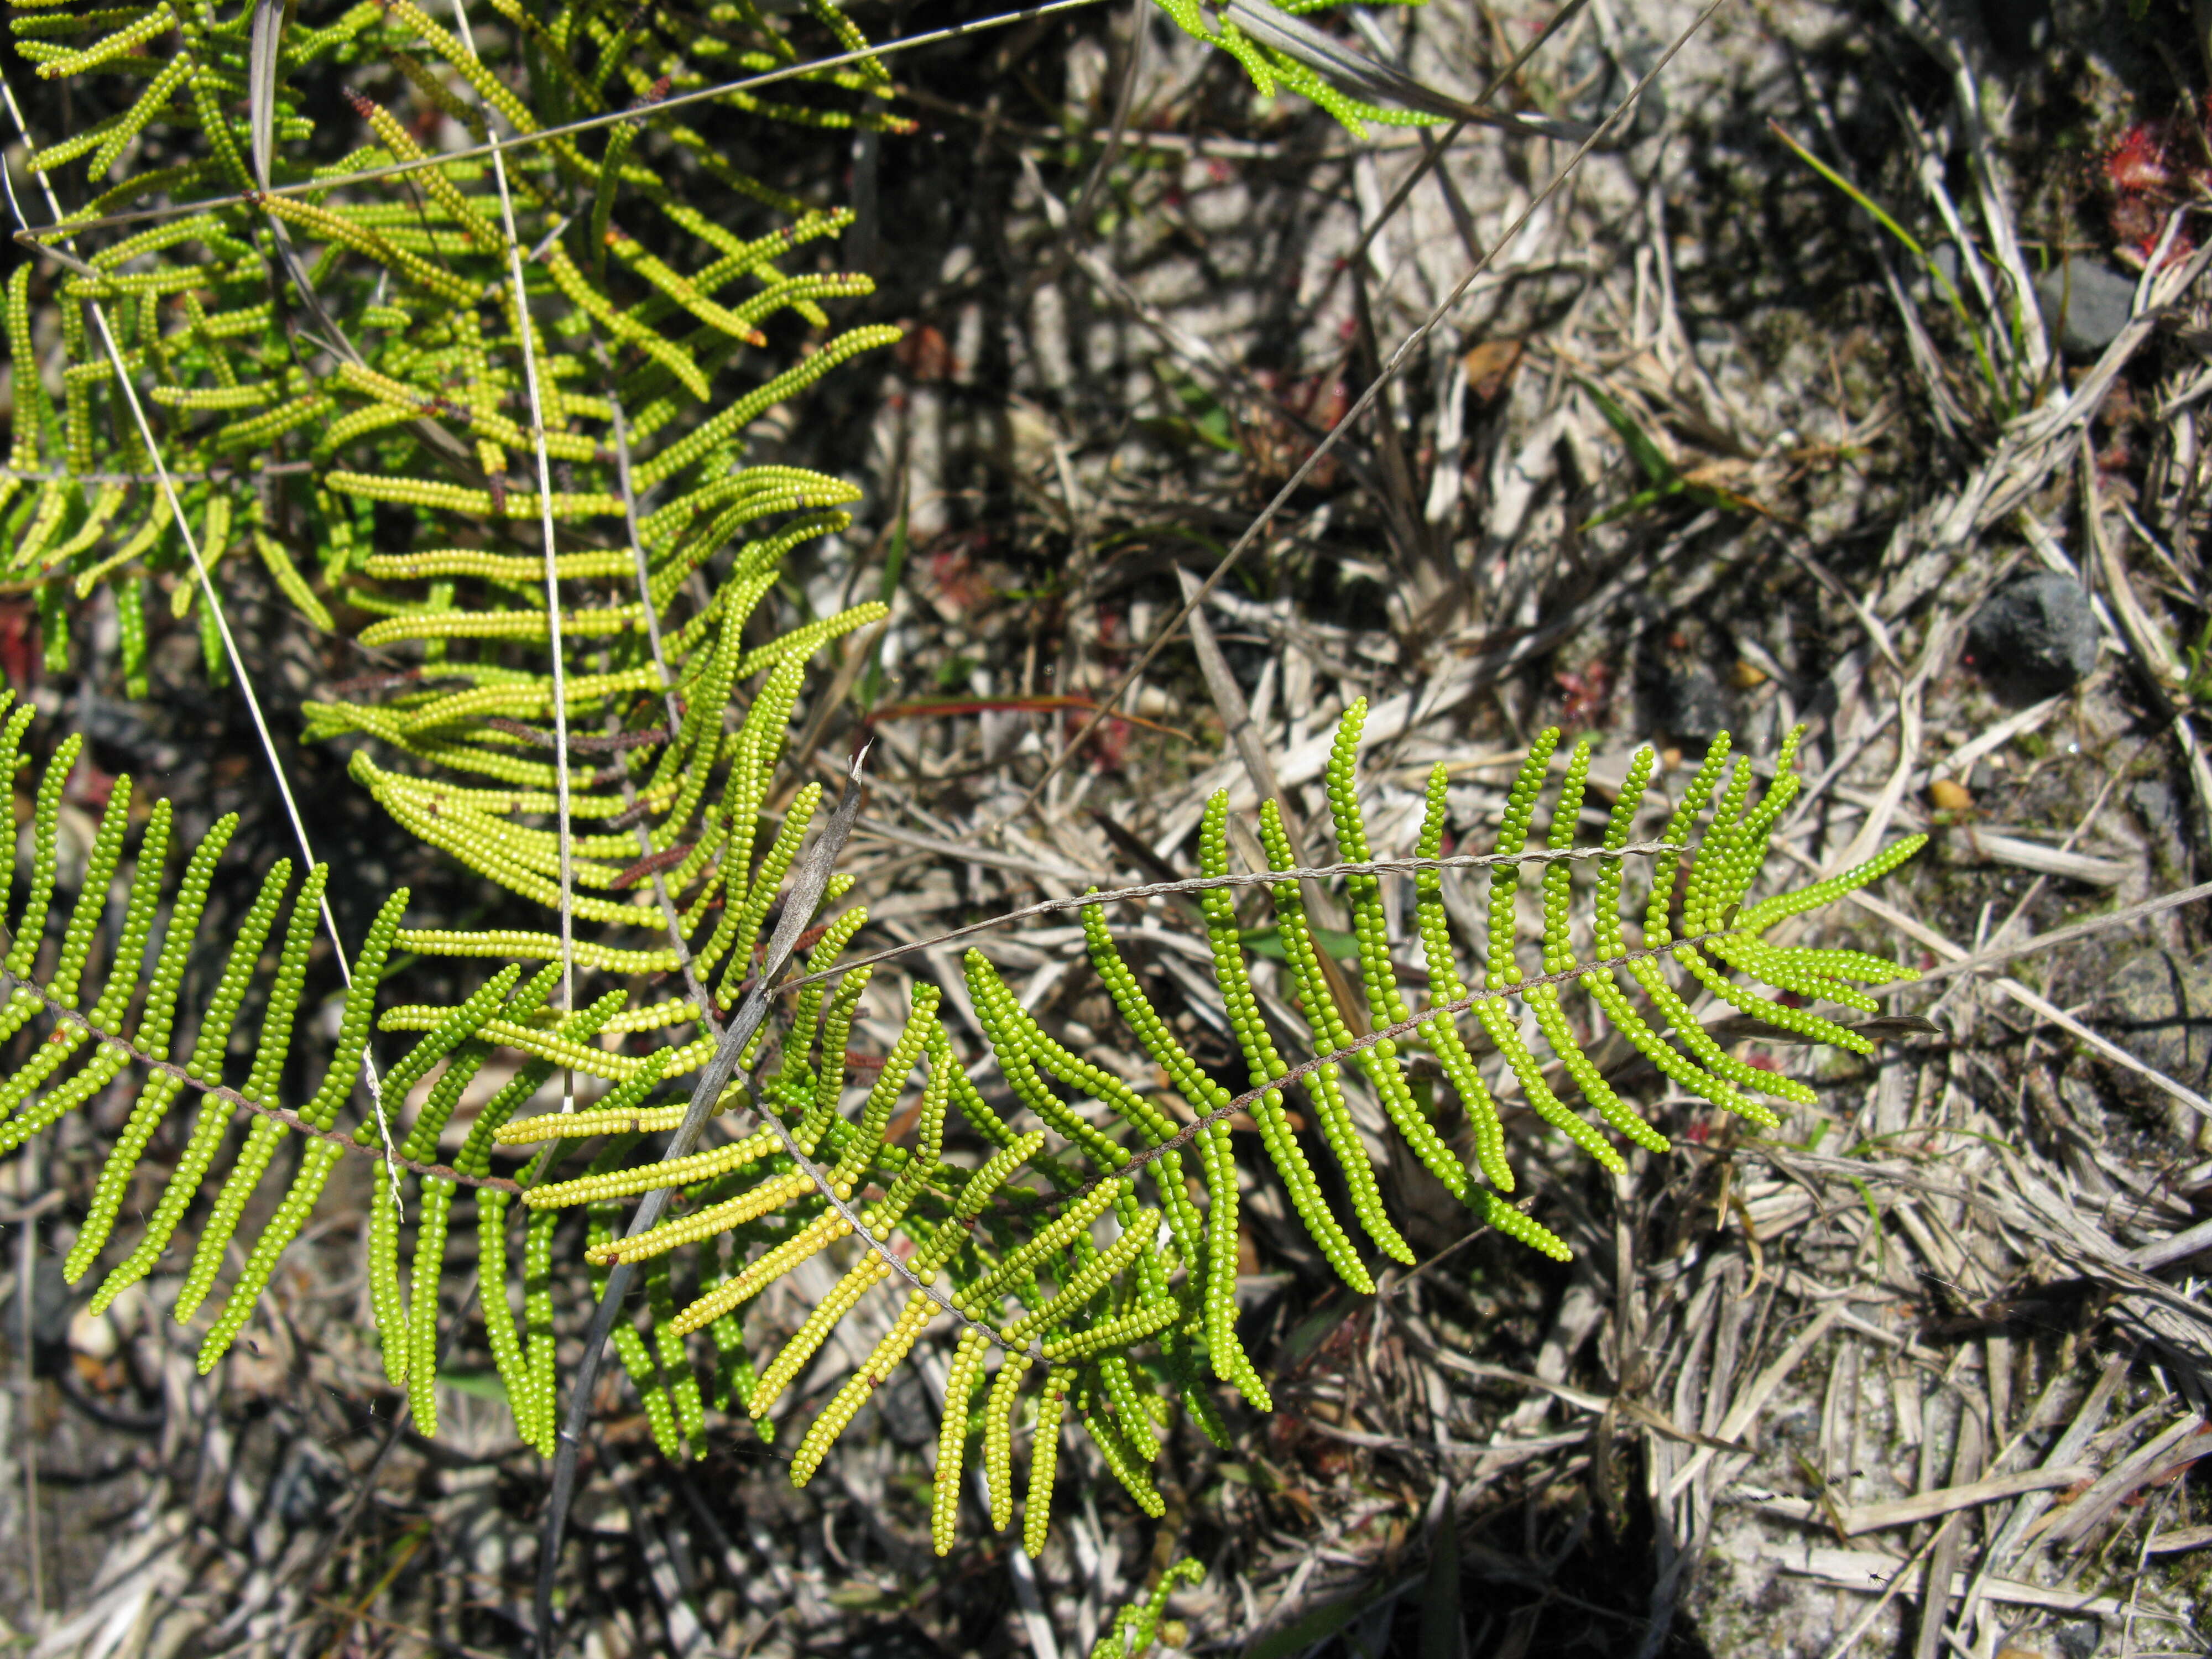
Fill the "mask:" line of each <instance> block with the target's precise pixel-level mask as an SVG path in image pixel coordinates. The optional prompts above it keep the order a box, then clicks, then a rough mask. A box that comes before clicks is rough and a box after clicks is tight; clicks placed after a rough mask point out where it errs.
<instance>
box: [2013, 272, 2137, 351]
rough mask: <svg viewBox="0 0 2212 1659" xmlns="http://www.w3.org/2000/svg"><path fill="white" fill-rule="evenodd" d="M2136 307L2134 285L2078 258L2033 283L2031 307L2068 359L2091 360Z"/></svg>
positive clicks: (2109, 342) (2120, 327)
mask: <svg viewBox="0 0 2212 1659" xmlns="http://www.w3.org/2000/svg"><path fill="white" fill-rule="evenodd" d="M2135 302H2136V279H2135V278H2134V277H2132V276H2124V275H2123V274H2121V273H2120V272H2119V271H2117V270H2113V269H2112V267H2111V266H2110V265H2108V264H2102V263H2100V261H2098V260H2095V259H2085V258H2081V256H2080V255H2079V254H2076V255H2075V256H2074V257H2073V258H2069V259H2067V260H2065V261H2064V262H2063V263H2062V264H2055V265H2053V266H2051V269H2050V270H2046V271H2045V272H2044V273H2043V275H2042V276H2039V277H2037V278H2036V279H2035V303H2036V305H2037V307H2039V309H2040V310H2041V311H2042V313H2043V322H2044V326H2045V327H2046V328H2050V329H2052V330H2055V331H2057V335H2058V349H2060V350H2062V351H2063V352H2065V353H2066V355H2067V356H2069V357H2093V356H2096V355H2097V354H2098V353H2099V352H2100V351H2102V350H2103V349H2105V348H2106V346H2108V345H2110V344H2112V340H2113V337H2115V336H2117V335H2118V333H2119V331H2121V330H2122V329H2123V328H2125V327H2126V326H2127V323H2128V312H2129V310H2130V308H2131V307H2133V306H2134V304H2135Z"/></svg>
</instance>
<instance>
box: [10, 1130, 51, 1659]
mask: <svg viewBox="0 0 2212 1659" xmlns="http://www.w3.org/2000/svg"><path fill="white" fill-rule="evenodd" d="M38 1156H39V1138H38V1136H36V1135H33V1136H31V1137H29V1144H28V1145H27V1146H25V1147H24V1148H23V1158H22V1161H21V1163H19V1164H16V1166H15V1203H16V1212H15V1213H16V1216H17V1218H18V1225H20V1226H21V1229H22V1231H20V1232H19V1233H17V1234H16V1235H15V1311H16V1313H17V1314H18V1315H19V1316H20V1317H21V1332H20V1334H19V1335H18V1337H17V1347H16V1352H17V1353H18V1354H19V1355H20V1356H21V1359H22V1365H21V1377H20V1380H21V1388H22V1411H23V1420H22V1422H21V1424H20V1425H18V1426H17V1428H16V1431H15V1443H16V1445H17V1446H19V1447H21V1449H22V1459H23V1535H24V1537H25V1538H26V1539H27V1540H28V1541H29V1542H30V1551H29V1554H30V1560H29V1562H28V1563H27V1565H28V1566H29V1567H30V1569H31V1609H32V1611H33V1613H36V1614H37V1615H38V1617H39V1619H40V1621H41V1622H44V1620H45V1619H46V1566H45V1564H44V1562H43V1561H42V1560H41V1559H40V1553H39V1437H38V1434H37V1432H36V1431H34V1430H33V1427H32V1425H31V1401H32V1399H33V1389H32V1370H31V1364H32V1355H31V1343H32V1340H33V1336H34V1335H35V1329H34V1323H33V1303H34V1302H35V1301H36V1299H37V1298H36V1297H34V1296H33V1294H32V1290H33V1284H34V1282H35V1280H36V1277H37V1273H38V1262H39V1218H38V1213H37V1212H36V1211H35V1210H34V1209H33V1207H32V1201H31V1189H32V1188H33V1187H35V1186H36V1185H38V1178H37V1176H35V1174H34V1173H33V1170H32V1165H33V1164H35V1163H36V1162H37V1160H38Z"/></svg>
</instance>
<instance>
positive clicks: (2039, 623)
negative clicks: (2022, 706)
mask: <svg viewBox="0 0 2212 1659" xmlns="http://www.w3.org/2000/svg"><path fill="white" fill-rule="evenodd" d="M1966 650H1967V660H1968V661H1970V662H1972V664H1973V665H1974V666H1975V667H1976V668H1978V669H1979V670H1980V671H1981V672H1982V674H1983V677H1984V678H1986V679H1987V680H1988V681H1989V682H1990V684H1991V685H1992V686H1994V687H1995V688H1996V690H1997V691H1998V693H1999V694H2000V695H2002V696H2018V697H2021V698H2024V699H2027V700H2033V699H2034V698H2038V697H2047V696H2051V695H2052V694H2053V693H2054V692H2058V691H2063V690H2066V688H2067V687H2069V686H2070V685H2073V684H2076V683H2078V682H2079V681H2080V680H2081V678H2083V677H2084V676H2085V675H2087V673H2088V671H2090V670H2091V669H2092V668H2094V667H2095V666H2096V665H2097V613H2096V612H2095V611H2093V610H2092V609H2091V608H2090V605H2089V596H2088V595H2087V593H2085V592H2082V591H2081V584H2080V583H2079V582H2076V581H2073V580H2069V579H2068V578H2066V577H2064V576H2062V575H2059V574H2057V573H2056V572H2055V571H2047V570H2046V571H2038V572H2037V573H2036V574H2034V575H2032V576H2024V577H2022V578H2021V579H2020V580H2018V581H2014V582H2008V583H2006V584H2005V586H2002V587H2001V588H1999V589H1998V590H1997V591H1996V592H1994V593H1992V594H1990V597H1989V598H1988V599H1984V601H1983V602H1982V608H1981V609H1980V610H1978V611H1976V612H1974V619H1973V621H1972V622H1971V623H1968V624H1967V627H1966Z"/></svg>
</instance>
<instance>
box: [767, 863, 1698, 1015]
mask: <svg viewBox="0 0 2212 1659" xmlns="http://www.w3.org/2000/svg"><path fill="white" fill-rule="evenodd" d="M1667 847H1668V843H1667V842H1657V841H1632V842H1629V843H1628V845H1627V846H1626V847H1620V848H1612V847H1569V848H1550V847H1540V848H1530V849H1529V850H1528V851H1527V852H1522V853H1460V854H1454V855H1453V856H1452V857H1450V858H1446V859H1367V860H1361V861H1359V862H1357V863H1352V864H1324V865H1320V866H1313V867H1308V866H1291V868H1289V869H1287V870H1261V871H1258V872H1255V873H1252V874H1249V875H1233V874H1232V875H1226V876H1193V877H1191V878H1189V879H1188V880H1185V881H1155V882H1149V883H1147V884H1145V885H1144V886H1142V887H1115V888H1109V889H1108V890H1104V891H1094V892H1089V893H1085V894H1083V895H1081V896H1079V897H1075V898H1054V899H1043V900H1040V901H1039V902H1036V903H1035V904H1030V905H1024V906H1023V907H1022V908H1020V909H1018V910H1009V911H1007V912H1006V913H1005V914H1004V915H996V916H993V917H990V918H989V919H988V920H987V921H971V922H969V923H968V924H967V925H966V926H964V927H955V928H952V929H951V930H950V931H948V932H945V933H934V934H932V935H931V936H930V937H929V938H927V939H916V940H915V941H914V942H913V943H912V944H910V945H892V946H890V948H889V949H887V950H882V951H876V952H875V953H874V954H873V955H872V956H865V957H853V958H851V959H850V960H849V961H846V962H842V963H839V964H838V965H837V966H836V967H835V968H825V969H823V970H822V971H821V972H820V973H818V974H808V975H805V977H804V978H800V979H793V980H787V981H784V982H783V983H782V984H781V985H780V986H778V987H776V989H777V990H778V991H780V992H787V991H796V990H799V989H800V988H802V987H805V986H809V985H816V984H819V983H820V982H821V981H823V980H826V979H834V978H836V977H837V976H839V975H843V974H847V973H850V972H851V971H852V970H853V969H855V968H867V967H872V966H873V965H874V964H875V963H878V962H890V961H891V960H892V959H893V958H895V957H904V956H911V955H913V954H914V953H915V951H929V950H934V949H935V948H936V947H937V946H939V945H946V944H950V943H951V941H952V940H954V939H966V938H968V937H969V936H970V935H971V934H975V933H988V932H989V931H990V930H991V929H992V928H994V927H1004V926H1005V925H1006V923H1008V922H1010V921H1027V920H1028V919H1029V918H1030V917H1031V916H1045V915H1054V914H1055V913H1056V912H1059V911H1062V910H1087V909H1089V908H1091V906H1092V905H1094V904H1119V903H1121V902H1125V901H1127V900H1133V899H1147V898H1163V897H1172V896H1175V895H1176V894H1179V893H1203V892H1206V891H1209V890H1212V889H1213V888H1216V887H1272V886H1273V885H1275V884H1277V883H1278V882H1285V881H1295V882H1298V883H1300V884H1304V883H1306V882H1309V881H1326V880H1328V879H1329V878H1331V877H1334V876H1374V875H1384V874H1399V875H1413V874H1414V873H1416V872H1419V871H1423V870H1487V869H1490V868H1492V867H1494V866H1498V865H1516V864H1553V863H1558V862H1560V861H1562V860H1583V859H1625V858H1631V857H1640V856H1642V855H1644V854H1652V853H1659V852H1663V851H1665V850H1666V849H1667ZM1620 960H1622V961H1630V960H1641V958H1640V957H1638V958H1631V957H1622V958H1620ZM1528 983H1529V984H1531V985H1535V984H1541V983H1542V981H1539V980H1530V981H1528Z"/></svg>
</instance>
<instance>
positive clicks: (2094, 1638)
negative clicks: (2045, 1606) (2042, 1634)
mask: <svg viewBox="0 0 2212 1659" xmlns="http://www.w3.org/2000/svg"><path fill="white" fill-rule="evenodd" d="M2057 1638H2058V1651H2059V1652H2060V1653H2061V1654H2062V1655H2063V1656H2064V1659H2092V1656H2093V1655H2094V1654H2095V1653H2096V1651H2097V1650H2098V1649H2099V1648H2101V1647H2102V1646H2104V1645H2105V1621H2104V1620H2101V1619H2068V1620H2063V1621H2061V1623H2060V1624H2059V1626H2058V1629H2057Z"/></svg>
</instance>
